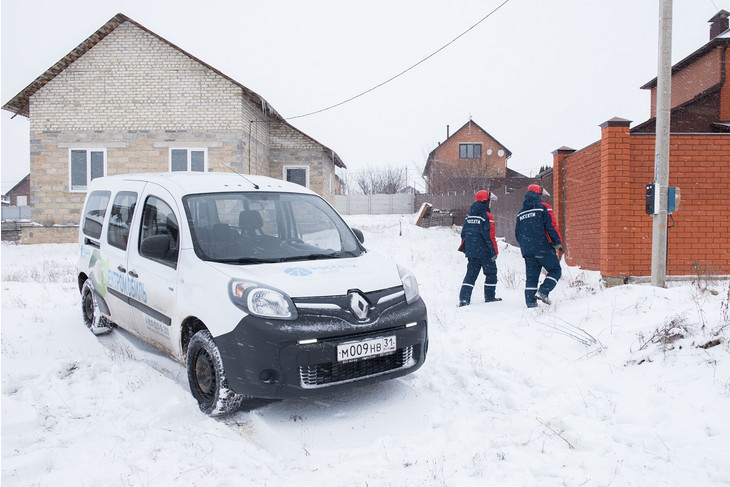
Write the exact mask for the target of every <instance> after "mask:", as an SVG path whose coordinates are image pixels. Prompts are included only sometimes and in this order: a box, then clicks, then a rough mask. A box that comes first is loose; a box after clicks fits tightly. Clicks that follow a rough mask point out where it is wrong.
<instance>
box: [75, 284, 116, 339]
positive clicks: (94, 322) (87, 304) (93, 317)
mask: <svg viewBox="0 0 730 487" xmlns="http://www.w3.org/2000/svg"><path fill="white" fill-rule="evenodd" d="M81 315H82V316H83V318H84V324H85V325H86V328H88V329H89V330H91V332H92V333H93V334H94V335H106V334H107V333H110V332H111V331H112V329H113V326H112V324H111V322H109V320H107V319H106V317H104V316H102V314H101V311H100V310H99V303H98V301H97V300H96V292H95V291H94V284H93V283H92V282H91V279H87V280H85V281H84V285H83V286H81Z"/></svg>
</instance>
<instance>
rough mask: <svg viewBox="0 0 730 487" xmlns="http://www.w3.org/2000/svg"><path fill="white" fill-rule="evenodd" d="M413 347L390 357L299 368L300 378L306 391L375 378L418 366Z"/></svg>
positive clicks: (398, 351)
mask: <svg viewBox="0 0 730 487" xmlns="http://www.w3.org/2000/svg"><path fill="white" fill-rule="evenodd" d="M413 353H414V350H413V347H412V346H410V347H405V348H401V349H398V350H396V351H395V352H393V353H391V354H389V355H381V356H379V357H371V358H366V359H361V360H355V361H352V362H344V363H335V362H330V363H324V364H313V365H301V366H299V378H300V381H301V386H302V388H304V389H315V388H317V387H326V386H329V385H334V384H338V383H344V382H352V381H355V380H358V379H364V378H366V377H374V376H377V375H381V374H385V373H386V372H391V371H394V370H398V369H407V368H409V367H413V366H414V365H415V364H416V360H415V359H414V357H413Z"/></svg>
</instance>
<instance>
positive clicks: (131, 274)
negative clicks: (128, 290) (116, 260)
mask: <svg viewBox="0 0 730 487" xmlns="http://www.w3.org/2000/svg"><path fill="white" fill-rule="evenodd" d="M129 275H130V276H132V277H134V278H135V279H137V278H138V277H139V274H137V273H136V272H134V271H129Z"/></svg>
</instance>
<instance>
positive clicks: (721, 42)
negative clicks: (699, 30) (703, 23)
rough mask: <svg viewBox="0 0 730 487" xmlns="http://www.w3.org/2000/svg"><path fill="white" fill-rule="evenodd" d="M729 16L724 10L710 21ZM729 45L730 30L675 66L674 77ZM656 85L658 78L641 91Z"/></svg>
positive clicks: (673, 68) (673, 69) (673, 67)
mask: <svg viewBox="0 0 730 487" xmlns="http://www.w3.org/2000/svg"><path fill="white" fill-rule="evenodd" d="M727 14H728V12H725V11H724V10H721V11H720V12H718V13H717V14H715V16H714V17H712V18H711V19H710V20H709V21H710V22H714V21H715V20H717V19H718V18H720V17H722V16H723V15H727ZM728 45H730V30H726V31H725V32H723V33H722V34H720V35H718V36H717V37H715V38H713V39H711V40H710V42H708V43H707V44H705V45H704V46H702V47H700V48H699V49H697V50H696V51H695V52H693V53H692V54H690V55H689V56H687V57H686V58H684V59H682V60H681V61H679V62H678V63H677V64H675V65H674V66H672V75H674V73H676V72H678V71H681V70H682V69H684V68H686V67H687V66H689V65H690V64H692V63H693V62H695V60H697V59H698V58H700V57H702V56H704V55H705V54H707V53H708V52H710V51H712V50H713V49H715V48H717V47H718V46H728ZM656 85H657V78H654V79H653V80H651V81H649V82H648V83H646V84H645V85H644V86H642V87H641V89H642V90H648V89H651V88H655V87H656Z"/></svg>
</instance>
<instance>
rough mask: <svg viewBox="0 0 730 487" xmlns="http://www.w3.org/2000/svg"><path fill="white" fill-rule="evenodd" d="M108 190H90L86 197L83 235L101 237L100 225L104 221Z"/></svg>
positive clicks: (108, 196)
mask: <svg viewBox="0 0 730 487" xmlns="http://www.w3.org/2000/svg"><path fill="white" fill-rule="evenodd" d="M110 198H111V192H110V191H92V192H91V194H89V197H88V198H87V199H86V209H85V210H84V223H83V228H82V230H83V232H84V235H86V236H88V237H91V238H97V239H98V238H99V237H101V227H102V224H103V223H104V215H106V209H107V206H109V199H110Z"/></svg>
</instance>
